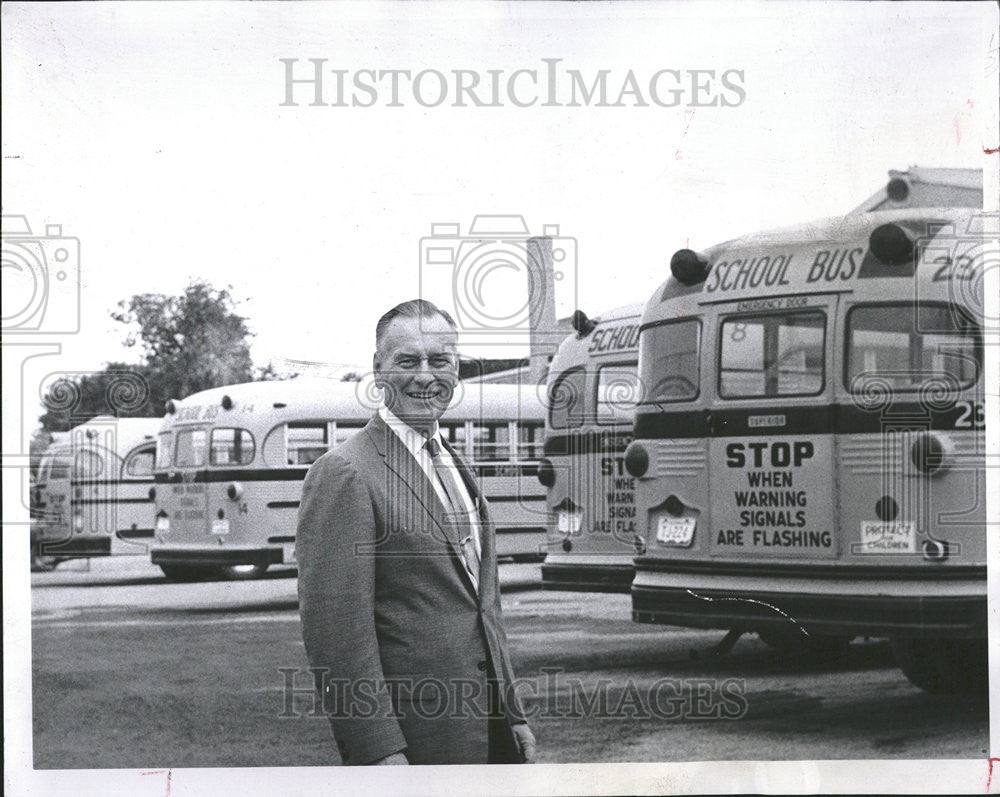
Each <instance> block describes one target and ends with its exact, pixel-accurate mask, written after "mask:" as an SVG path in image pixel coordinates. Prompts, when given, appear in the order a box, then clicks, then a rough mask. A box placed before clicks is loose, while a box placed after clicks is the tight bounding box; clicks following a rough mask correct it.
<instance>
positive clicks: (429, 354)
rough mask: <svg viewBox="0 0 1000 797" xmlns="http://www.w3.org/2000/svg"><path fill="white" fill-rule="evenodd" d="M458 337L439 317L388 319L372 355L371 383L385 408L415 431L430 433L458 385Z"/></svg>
mask: <svg viewBox="0 0 1000 797" xmlns="http://www.w3.org/2000/svg"><path fill="white" fill-rule="evenodd" d="M457 346H458V335H457V334H456V332H455V330H453V329H452V328H451V325H450V324H449V323H448V322H447V321H445V319H443V318H442V317H441V316H439V315H434V316H430V317H426V318H394V319H393V320H392V321H391V322H390V324H389V327H388V329H386V331H385V337H384V340H383V343H382V349H381V351H377V352H375V361H374V368H375V383H376V384H377V385H378V386H379V387H380V388H382V391H383V394H384V396H385V405H386V407H388V408H389V410H390V411H391V412H392V413H393V415H395V416H396V417H397V418H399V419H400V420H402V421H405V422H406V423H408V424H409V425H410V426H412V427H413V428H414V429H417V430H418V431H427V432H430V431H431V430H432V429H433V427H434V422H435V421H436V420H437V419H438V418H440V417H441V414H442V413H443V412H444V411H445V409H447V407H448V405H449V404H450V403H451V398H452V395H453V392H454V390H455V385H456V384H457V383H458V348H457Z"/></svg>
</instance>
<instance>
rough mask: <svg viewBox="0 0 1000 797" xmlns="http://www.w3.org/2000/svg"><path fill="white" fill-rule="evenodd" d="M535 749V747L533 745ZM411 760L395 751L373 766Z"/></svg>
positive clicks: (399, 763) (407, 762) (402, 762)
mask: <svg viewBox="0 0 1000 797" xmlns="http://www.w3.org/2000/svg"><path fill="white" fill-rule="evenodd" d="M532 749H534V747H532ZM409 763H410V762H409V761H408V760H407V758H406V756H405V755H403V753H393V754H392V755H387V756H386V757H385V758H380V759H379V760H378V761H372V766H384V765H392V764H396V765H403V766H405V765H407V764H409Z"/></svg>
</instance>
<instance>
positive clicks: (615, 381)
mask: <svg viewBox="0 0 1000 797" xmlns="http://www.w3.org/2000/svg"><path fill="white" fill-rule="evenodd" d="M641 314H642V306H641V305H638V304H634V305H627V306H625V307H619V308H616V309H614V310H611V311H609V312H607V313H603V314H602V315H600V316H599V317H596V318H592V319H591V318H587V316H586V315H585V314H584V313H582V312H580V311H577V313H576V314H575V315H574V316H573V326H574V328H575V330H576V333H575V334H571V335H569V336H568V337H567V338H566V339H565V340H564V341H563V342H562V343H561V344H560V346H559V348H558V350H557V351H556V353H555V355H554V356H553V358H552V363H551V365H550V367H549V375H548V383H547V392H548V399H547V403H548V405H549V409H548V414H547V416H546V427H545V458H544V459H543V460H542V461H541V463H539V468H538V479H539V481H540V482H541V483H542V484H543V485H544V486H545V487H546V488H547V493H548V499H547V506H548V510H549V517H550V521H549V526H548V554H547V555H546V557H545V562H544V564H543V565H542V585H543V587H544V588H546V589H555V590H577V591H588V592H628V591H629V585H630V584H631V583H632V574H633V572H634V569H633V566H632V557H633V556H635V540H636V534H637V532H638V530H639V529H638V526H637V525H636V506H635V478H634V477H633V476H631V475H630V474H628V473H627V472H626V471H625V464H624V463H625V448H626V446H628V444H629V443H630V442H632V423H633V420H634V415H635V405H636V402H637V400H638V393H639V386H638V377H637V367H638V352H639V321H640V317H641Z"/></svg>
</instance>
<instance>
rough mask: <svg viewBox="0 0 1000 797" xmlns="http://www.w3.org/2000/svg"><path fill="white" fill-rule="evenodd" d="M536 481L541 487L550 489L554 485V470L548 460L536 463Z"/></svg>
mask: <svg viewBox="0 0 1000 797" xmlns="http://www.w3.org/2000/svg"><path fill="white" fill-rule="evenodd" d="M538 481H540V482H541V483H542V486H543V487H552V486H553V485H554V484H555V483H556V469H555V468H554V467H552V462H551V461H550V460H548V459H541V460H539V461H538Z"/></svg>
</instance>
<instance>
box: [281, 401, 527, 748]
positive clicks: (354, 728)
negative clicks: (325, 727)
mask: <svg viewBox="0 0 1000 797" xmlns="http://www.w3.org/2000/svg"><path fill="white" fill-rule="evenodd" d="M451 454H452V456H453V457H454V459H455V461H456V463H457V465H458V467H459V469H460V471H461V472H462V476H463V479H464V481H465V483H466V487H467V488H468V489H469V492H470V494H471V495H472V496H473V498H474V499H476V501H477V503H478V505H479V507H480V520H481V526H482V538H481V539H482V557H481V566H480V576H479V590H478V593H477V591H476V590H475V589H474V588H473V585H472V581H471V579H470V578H469V575H468V573H467V572H466V570H465V566H464V564H463V560H462V559H461V549H460V544H459V540H460V539H461V534H462V531H461V529H460V528H459V527H458V526H455V525H453V524H452V523H451V522H450V521H449V520H448V519H447V518H446V515H445V509H444V506H443V505H442V504H441V501H440V499H439V498H438V497H437V494H436V493H435V491H434V488H433V485H432V484H431V482H430V481H429V479H428V478H427V476H426V475H425V474H424V472H423V470H422V469H421V468H420V465H419V464H418V463H417V461H416V460H415V459H414V457H413V456H412V455H411V454H410V452H409V451H407V450H406V447H405V446H404V445H403V442H402V441H401V440H400V439H399V438H398V437H397V435H396V434H395V433H394V432H393V431H392V430H391V429H389V427H388V426H387V425H386V424H385V422H384V421H383V420H382V419H381V418H380V417H379V416H378V415H376V416H375V417H374V418H372V420H371V421H369V423H368V425H367V426H366V427H365V428H364V430H363V431H362V432H361V433H359V434H357V435H355V436H354V437H352V438H351V439H350V440H348V441H347V442H346V443H344V444H342V445H341V446H339V447H338V448H337V449H336V450H334V451H330V452H327V453H326V454H324V455H323V456H322V457H320V458H319V459H318V460H316V462H315V463H313V465H312V467H311V468H310V469H309V473H308V474H307V475H306V480H305V484H304V486H303V493H302V502H301V505H300V510H299V524H298V535H297V538H296V558H297V560H298V563H299V581H298V589H299V610H300V613H301V618H302V633H303V638H304V640H305V646H306V653H307V654H308V657H309V663H310V666H311V667H312V668H313V669H314V672H317V681H318V683H317V686H318V687H319V688H321V691H322V694H323V703H324V709H325V711H326V713H327V715H328V716H329V718H330V723H331V726H332V729H333V734H334V737H335V738H336V740H337V745H338V747H339V749H340V753H341V758H342V760H343V761H344V763H345V764H366V763H370V762H372V761H375V760H377V759H379V758H382V757H383V756H386V755H389V754H391V753H394V752H397V751H400V750H404V749H405V752H406V755H407V758H409V760H410V762H411V763H486V762H487V741H488V713H489V708H490V701H489V698H488V694H487V681H488V680H491V679H493V678H495V680H496V684H497V685H498V686H499V695H500V701H499V708H500V711H501V714H502V717H503V718H506V722H502V721H501V722H502V726H503V727H504V728H505V730H506V733H507V734H510V727H509V726H510V724H513V723H517V722H523V721H524V718H523V717H524V715H523V711H522V710H521V707H520V705H519V704H518V701H517V698H516V696H515V695H514V694H513V688H512V686H511V684H512V683H513V681H514V674H513V670H512V668H511V663H510V659H509V656H508V653H507V638H506V636H505V634H504V630H503V621H502V616H501V611H500V589H499V581H498V577H497V560H496V545H495V530H494V526H493V523H492V521H491V520H490V516H489V511H488V509H487V507H486V503H485V501H484V500H483V497H482V494H481V492H480V490H479V487H478V485H477V484H476V481H475V479H474V478H473V477H472V474H471V473H470V472H469V470H468V467H467V466H466V465H465V463H464V462H463V461H462V459H461V457H459V456H458V455H457V453H455V452H454V451H451ZM321 677H322V679H323V680H322V682H320V678H321ZM494 708H496V702H495V699H494Z"/></svg>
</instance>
